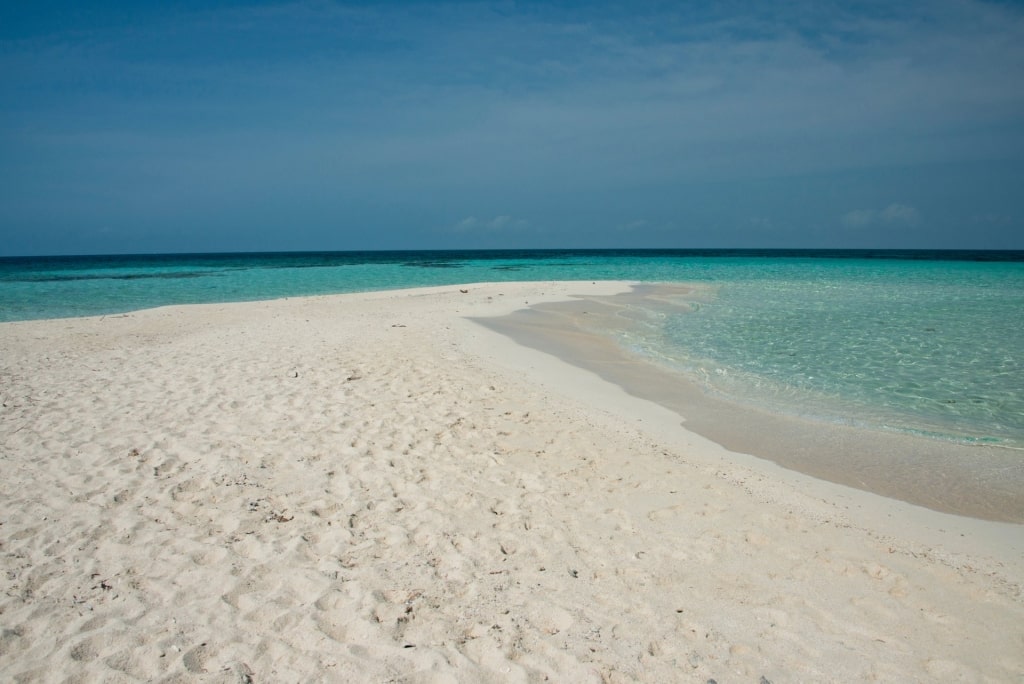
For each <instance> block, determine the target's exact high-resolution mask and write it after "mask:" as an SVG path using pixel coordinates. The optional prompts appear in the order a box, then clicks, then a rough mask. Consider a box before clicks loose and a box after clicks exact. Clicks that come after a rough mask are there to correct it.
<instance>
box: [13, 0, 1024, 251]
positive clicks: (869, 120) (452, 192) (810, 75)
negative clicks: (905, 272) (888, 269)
mask: <svg viewBox="0 0 1024 684" xmlns="http://www.w3.org/2000/svg"><path fill="white" fill-rule="evenodd" d="M617 247H625V248H703V247H711V248H771V247H777V248H921V249H956V248H964V249H1024V3H1015V2H1005V1H1002V2H995V1H982V0H904V1H902V2H898V3H895V2H891V1H889V0H886V1H885V2H875V1H873V0H865V1H862V2H841V1H831V0H806V1H805V0H780V1H778V2H763V1H758V2H743V1H740V0H724V1H722V2H688V1H686V0H677V1H675V2H644V1H642V0H636V1H633V2H605V1H602V0H595V1H594V2H511V1H497V0H496V1H494V2H422V1H410V2H400V1H395V2H387V3H372V2H332V1H329V0H311V1H308V2H305V1H295V2H255V1H245V0H239V1H237V2H224V3H214V2H198V1H184V2H182V1H178V2H174V1H164V2H144V1H141V0H140V1H136V2H124V3H117V2H103V1H102V0H100V1H94V2H89V3H83V2H80V1H76V2H46V0H40V1H38V2H24V3H3V8H2V9H0V256H15V255H39V254H119V253H153V252H233V251H286V250H362V249H458V248H467V249H476V248H617Z"/></svg>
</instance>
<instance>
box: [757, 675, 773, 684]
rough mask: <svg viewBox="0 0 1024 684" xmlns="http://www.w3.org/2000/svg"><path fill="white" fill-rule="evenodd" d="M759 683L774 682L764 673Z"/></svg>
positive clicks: (767, 683) (769, 683)
mask: <svg viewBox="0 0 1024 684" xmlns="http://www.w3.org/2000/svg"><path fill="white" fill-rule="evenodd" d="M759 684H772V680H770V679H768V678H767V677H765V676H764V675H761V681H760V682H759Z"/></svg>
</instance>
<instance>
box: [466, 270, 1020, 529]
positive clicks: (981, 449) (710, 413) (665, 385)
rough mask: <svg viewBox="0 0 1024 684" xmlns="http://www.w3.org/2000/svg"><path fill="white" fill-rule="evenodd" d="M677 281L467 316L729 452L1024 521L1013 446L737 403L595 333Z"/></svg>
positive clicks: (951, 509)
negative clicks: (652, 406)
mask: <svg viewBox="0 0 1024 684" xmlns="http://www.w3.org/2000/svg"><path fill="white" fill-rule="evenodd" d="M679 287H680V286H676V285H652V284H643V285H639V286H635V287H634V288H633V290H632V291H630V292H627V293H623V294H619V295H614V296H611V297H608V296H597V297H583V296H581V297H576V298H574V299H572V300H569V301H562V302H554V303H547V304H540V305H537V306H531V307H530V308H529V309H521V310H519V311H516V312H514V313H512V314H510V315H508V316H505V317H502V318H484V319H477V320H476V322H477V323H479V324H481V325H483V326H485V327H488V328H489V329H491V330H494V331H496V332H499V333H501V334H503V335H506V336H509V337H511V338H512V339H514V340H516V341H517V342H518V343H520V344H523V345H525V346H528V347H533V348H536V349H539V350H541V351H544V352H547V353H549V354H552V355H554V356H556V357H558V358H559V359H561V360H562V361H564V362H566V363H570V364H573V365H576V366H579V367H581V368H584V369H586V370H589V371H592V372H594V373H597V374H598V375H599V376H601V377H602V378H604V379H606V380H608V381H609V382H612V383H614V384H616V385H618V386H620V387H622V388H623V389H624V390H625V391H626V392H628V393H629V394H632V395H634V396H636V397H639V398H641V399H647V400H650V401H653V402H655V403H657V404H660V405H661V406H664V407H666V408H668V409H670V410H672V411H674V412H675V413H677V414H678V415H679V418H680V421H681V424H682V426H683V427H684V428H685V429H687V430H691V431H694V432H697V433H698V434H700V435H702V436H704V437H707V438H708V439H710V440H711V441H713V442H715V443H717V444H720V445H722V446H723V447H725V448H726V449H729V450H730V451H733V452H738V453H744V454H750V455H752V456H755V457H758V458H763V459H767V460H770V461H773V462H775V463H777V464H779V465H781V466H783V467H785V468H789V469H792V470H796V471H798V472H801V473H805V474H807V475H811V476H813V477H816V478H819V479H823V480H827V481H830V482H835V483H838V484H842V485H846V486H850V487H855V488H858V489H862V490H865V491H869V492H872V493H875V494H880V495H882V496H886V497H890V498H895V499H899V500H902V501H906V502H908V503H912V504H916V505H920V506H925V507H927V508H931V509H933V510H936V511H939V512H943V513H952V514H956V515H966V516H969V517H976V518H980V519H985V520H993V521H999V522H1010V523H1024V467H1022V462H1021V453H1020V452H1019V451H1018V450H1014V449H1009V448H1002V447H999V446H988V445H967V444H958V443H953V442H946V441H942V440H938V439H932V438H928V437H924V436H915V435H908V434H901V433H895V432H886V431H882V430H872V429H870V428H866V427H860V426H857V427H855V426H849V425H841V424H834V423H827V422H824V421H815V420H811V419H804V418H798V417H795V416H789V415H785V414H778V413H771V412H768V411H765V410H762V409H759V408H755V407H751V406H744V405H741V404H738V403H736V402H733V401H730V400H728V399H724V398H719V397H714V396H709V395H708V394H707V393H706V392H704V391H703V390H702V389H701V388H700V387H699V386H698V385H697V384H696V382H695V381H694V380H692V379H690V378H688V377H686V376H685V375H683V374H682V373H679V372H676V371H673V370H671V369H668V368H667V367H665V366H661V365H658V364H656V363H655V362H653V361H651V360H649V359H645V358H643V357H640V356H638V355H633V354H630V353H629V352H627V351H626V350H624V349H623V348H622V347H621V346H620V345H618V344H616V343H615V341H614V340H613V339H612V338H611V336H610V334H602V332H600V331H608V333H610V332H611V330H614V329H617V328H621V327H622V325H623V323H622V319H621V318H620V314H621V313H622V312H623V311H628V309H629V308H630V305H631V303H632V302H633V301H635V300H636V299H638V298H642V297H668V296H671V295H672V294H673V293H674V292H676V291H678V289H679ZM684 289H685V287H684Z"/></svg>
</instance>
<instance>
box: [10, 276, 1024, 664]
mask: <svg viewBox="0 0 1024 684" xmlns="http://www.w3.org/2000/svg"><path fill="white" fill-rule="evenodd" d="M627 289H628V284H627V283H502V284H472V285H463V286H461V287H443V288H430V289H423V290H406V291H394V292H383V293H368V294H357V295H341V296H330V297H313V298H304V299H287V300H276V301H269V302H253V303H244V304H223V305H202V306H189V307H168V308H160V309H153V310H148V311H142V312H137V313H132V314H127V315H121V316H108V317H103V318H87V319H69V320H52V321H36V322H24V323H7V324H2V325H0V400H2V404H3V406H2V408H0V497H2V499H0V500H2V501H3V503H4V506H3V510H2V511H0V565H2V570H3V573H2V574H0V582H2V585H3V595H2V596H0V623H2V634H0V679H2V680H4V681H17V682H92V681H97V682H98V681H104V682H120V681H125V682H128V681H147V682H148V681H161V682H175V681H181V682H185V681H189V682H192V681H205V682H278V681H402V682H487V681H492V682H510V681H511V682H514V681H522V682H528V681H529V682H532V681H594V682H602V681H605V682H631V681H640V682H665V681H699V682H706V681H708V680H711V679H714V680H715V681H717V682H758V681H762V678H763V679H766V680H769V681H776V682H782V681H835V682H849V681H993V682H994V681H1016V680H1019V679H1020V678H1021V677H1022V676H1024V597H1022V594H1021V588H1022V586H1024V556H1022V548H1024V544H1022V534H1021V529H1022V528H1021V526H1018V525H1012V524H1007V523H994V522H987V521H982V520H974V519H970V518H964V517H958V516H952V515H946V514H941V513H936V512H933V511H929V510H926V509H923V508H919V507H915V506H912V505H910V504H906V503H903V502H900V501H893V500H891V499H886V498H882V497H879V496H876V495H873V494H869V493H867V492H862V491H859V490H853V489H848V488H845V487H843V486H841V485H837V484H831V483H828V482H823V481H819V480H815V479H812V478H809V477H806V476H802V475H800V474H799V473H795V472H793V471H788V470H784V469H782V468H780V467H778V466H776V465H774V464H771V463H768V462H764V461H759V460H758V459H754V458H752V457H750V456H746V455H743V454H735V453H731V452H729V451H726V450H725V449H723V448H722V447H719V446H718V445H716V444H714V443H712V442H710V441H708V440H706V439H704V438H701V437H699V436H697V435H696V434H693V433H691V432H688V431H686V430H685V429H684V427H683V426H682V424H681V423H682V422H683V420H684V418H685V416H680V415H678V414H676V413H673V412H672V411H669V410H667V409H665V408H662V407H660V406H658V405H656V404H653V403H650V402H646V401H643V400H640V399H637V398H635V397H633V396H630V395H629V394H627V393H626V392H625V391H623V390H621V389H620V388H619V387H617V386H615V385H613V384H611V383H608V382H606V381H604V380H601V379H600V378H599V377H597V376H596V375H595V374H593V373H590V372H588V371H585V370H581V369H578V368H574V367H572V366H570V365H568V364H566V363H564V362H562V361H559V360H558V359H556V358H554V357H552V356H550V355H547V354H543V353H541V352H538V351H535V350H531V349H527V348H525V347H521V346H519V345H517V344H515V343H514V342H512V341H511V340H509V339H508V338H506V337H503V336H501V335H499V334H497V333H495V332H493V331H491V330H488V329H486V328H484V327H483V326H480V325H477V324H475V323H473V322H472V321H471V320H468V319H469V318H473V317H477V318H478V317H486V316H498V315H502V314H507V313H510V312H512V311H514V310H516V309H519V308H522V307H525V306H528V305H532V304H537V303H540V302H545V301H548V302H550V301H558V300H562V299H566V298H568V297H571V296H572V295H574V294H581V293H588V294H591V295H610V294H614V293H617V292H623V291H625V290H627Z"/></svg>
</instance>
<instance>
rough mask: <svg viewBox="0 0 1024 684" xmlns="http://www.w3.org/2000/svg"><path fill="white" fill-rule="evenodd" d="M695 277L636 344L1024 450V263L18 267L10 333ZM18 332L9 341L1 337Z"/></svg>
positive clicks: (279, 257)
mask: <svg viewBox="0 0 1024 684" xmlns="http://www.w3.org/2000/svg"><path fill="white" fill-rule="evenodd" d="M606 279H611V280H637V281H645V282H657V283H682V284H686V285H689V286H691V287H692V290H691V293H690V294H688V295H685V296H683V297H682V299H683V300H685V301H675V302H673V303H672V306H665V305H664V302H658V301H652V302H650V304H649V306H648V305H646V304H642V305H641V306H644V307H645V308H646V309H647V310H646V311H644V312H641V314H642V315H640V316H638V317H637V319H638V320H642V321H644V323H643V325H640V326H635V327H633V328H631V329H630V333H629V335H628V336H626V337H622V336H621V335H620V341H621V342H622V344H624V345H625V346H627V347H628V348H629V349H630V351H632V352H634V353H638V354H642V355H645V356H649V357H651V358H652V359H655V360H657V361H658V362H660V363H663V364H669V365H671V366H672V367H674V368H676V369H678V370H680V371H683V372H684V373H686V374H688V375H690V376H691V377H693V378H695V379H697V380H698V381H699V382H700V383H701V384H702V386H703V387H704V388H705V391H707V392H709V393H712V394H716V395H720V396H723V397H726V398H729V399H731V400H734V401H738V402H740V403H746V404H753V405H756V406H763V407H769V408H771V410H773V411H778V412H783V413H788V414H793V415H801V416H807V417H813V418H816V419H820V420H825V421H834V422H842V423H846V424H853V425H863V426H867V427H874V428H881V429H886V430H892V431H897V432H908V433H914V434H919V435H928V436H932V437H935V438H937V439H944V440H953V441H957V442H965V443H973V444H990V445H998V446H1004V447H1009V448H1013V449H1024V252H1021V251H1015V252H949V251H938V252H930V251H817V250H815V251H773V250H768V251H763V250H596V251H592V250H558V251H548V250H545V251H469V252H453V251H445V252H440V251H438V252H337V253H328V252H317V253H274V254H169V255H142V256H88V257H17V258H2V259H0V321H19V320H33V319H44V318H61V317H72V316H95V315H107V314H116V313H123V312H127V311H133V310H138V309H144V308H151V307H156V306H163V305H168V304H191V303H216V302H233V301H251V300H261V299H273V298H280V297H297V296H304V295H315V294H331V293H344V292H359V291H368V290H384V289H395V288H407V287H420V286H430V285H451V284H459V283H473V282H483V281H513V280H516V281H519V280H606ZM0 334H2V330H0Z"/></svg>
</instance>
